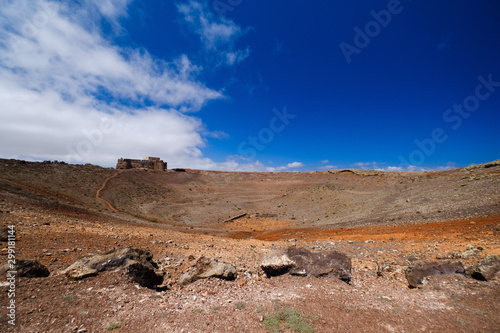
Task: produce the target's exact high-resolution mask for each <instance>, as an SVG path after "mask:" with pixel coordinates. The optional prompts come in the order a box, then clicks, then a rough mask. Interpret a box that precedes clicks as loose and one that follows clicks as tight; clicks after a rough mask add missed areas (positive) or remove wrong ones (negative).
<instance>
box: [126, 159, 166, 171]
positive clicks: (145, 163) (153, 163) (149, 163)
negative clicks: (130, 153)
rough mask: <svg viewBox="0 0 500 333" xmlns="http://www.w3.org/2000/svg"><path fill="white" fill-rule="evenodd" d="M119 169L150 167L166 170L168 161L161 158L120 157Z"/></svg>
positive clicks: (151, 168)
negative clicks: (137, 158) (138, 158)
mask: <svg viewBox="0 0 500 333" xmlns="http://www.w3.org/2000/svg"><path fill="white" fill-rule="evenodd" d="M116 168H117V169H150V170H157V171H164V170H165V169H166V168H167V163H166V162H163V161H162V160H160V159H159V158H158V159H156V158H154V159H152V160H151V159H148V160H136V159H130V158H120V159H118V162H117V163H116Z"/></svg>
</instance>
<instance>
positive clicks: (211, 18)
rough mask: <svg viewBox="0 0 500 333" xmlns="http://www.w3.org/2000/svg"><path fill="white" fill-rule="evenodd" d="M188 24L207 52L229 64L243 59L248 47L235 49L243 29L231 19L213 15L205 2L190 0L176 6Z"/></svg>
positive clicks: (221, 62)
mask: <svg viewBox="0 0 500 333" xmlns="http://www.w3.org/2000/svg"><path fill="white" fill-rule="evenodd" d="M177 9H178V10H179V12H180V13H181V14H182V15H183V17H184V20H185V21H186V23H187V24H188V26H189V27H190V28H191V29H192V30H193V31H194V32H195V33H196V34H197V35H198V36H199V37H200V40H201V41H202V43H203V44H204V46H205V49H206V50H207V51H208V52H211V53H213V54H214V55H216V56H217V57H218V58H219V60H218V61H219V64H226V65H229V66H232V65H235V64H238V63H240V62H241V61H243V60H245V59H246V58H247V57H248V56H249V54H250V49H249V48H247V49H245V50H235V42H236V40H238V38H240V37H241V36H243V35H244V34H245V31H243V30H242V29H241V27H239V26H238V25H236V24H235V23H234V22H233V21H232V20H229V19H226V18H224V17H222V16H216V15H214V14H213V13H212V12H211V11H210V10H209V8H208V7H207V6H206V4H204V3H201V2H198V1H194V0H190V1H187V2H185V3H182V4H179V5H178V6H177Z"/></svg>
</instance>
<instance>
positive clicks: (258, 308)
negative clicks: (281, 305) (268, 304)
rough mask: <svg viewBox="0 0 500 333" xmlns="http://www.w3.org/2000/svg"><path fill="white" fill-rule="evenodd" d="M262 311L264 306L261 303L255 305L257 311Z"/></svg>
mask: <svg viewBox="0 0 500 333" xmlns="http://www.w3.org/2000/svg"><path fill="white" fill-rule="evenodd" d="M262 311H264V307H263V306H262V305H257V313H261V312H262Z"/></svg>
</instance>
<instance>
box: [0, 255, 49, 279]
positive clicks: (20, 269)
mask: <svg viewBox="0 0 500 333" xmlns="http://www.w3.org/2000/svg"><path fill="white" fill-rule="evenodd" d="M14 266H15V268H12V267H10V265H9V264H8V263H7V264H4V265H2V266H1V267H0V274H1V275H2V276H4V275H5V274H6V273H7V272H8V271H16V276H21V277H29V278H37V277H47V276H49V275H50V272H49V270H48V268H47V267H45V266H44V265H42V264H40V263H39V262H38V261H36V260H32V259H16V263H15V265H14Z"/></svg>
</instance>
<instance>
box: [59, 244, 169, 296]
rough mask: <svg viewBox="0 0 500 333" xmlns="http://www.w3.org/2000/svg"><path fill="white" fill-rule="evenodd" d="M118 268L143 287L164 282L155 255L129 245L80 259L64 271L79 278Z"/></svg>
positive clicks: (152, 286)
mask: <svg viewBox="0 0 500 333" xmlns="http://www.w3.org/2000/svg"><path fill="white" fill-rule="evenodd" d="M117 268H120V269H122V270H123V271H124V272H125V273H126V274H127V275H128V276H129V277H130V278H131V279H132V280H133V281H134V282H137V283H139V284H140V285H141V286H143V287H148V288H154V287H155V286H157V285H160V284H162V283H163V275H164V274H163V272H160V270H159V269H158V265H157V264H156V263H155V262H154V261H153V256H152V255H151V254H150V253H149V252H147V251H144V250H140V249H134V248H129V247H127V248H121V249H118V250H116V251H111V252H108V253H106V254H103V255H95V256H92V257H86V258H83V259H80V260H78V261H77V262H75V263H74V264H72V265H71V266H69V267H68V268H67V269H65V270H64V271H63V273H64V274H66V276H67V277H68V278H71V279H75V280H79V279H84V278H87V277H89V276H94V275H97V274H98V273H99V272H102V271H109V270H114V269H117Z"/></svg>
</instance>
